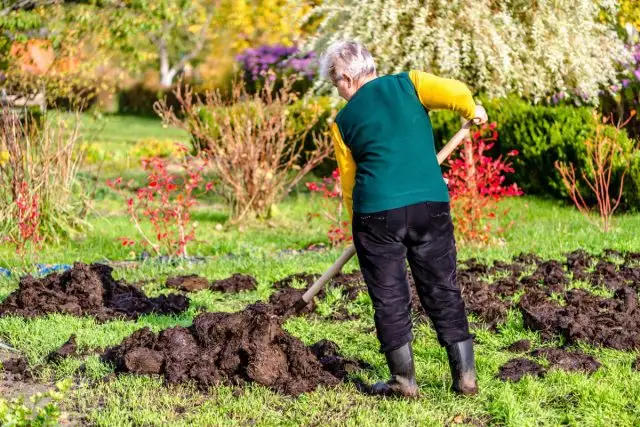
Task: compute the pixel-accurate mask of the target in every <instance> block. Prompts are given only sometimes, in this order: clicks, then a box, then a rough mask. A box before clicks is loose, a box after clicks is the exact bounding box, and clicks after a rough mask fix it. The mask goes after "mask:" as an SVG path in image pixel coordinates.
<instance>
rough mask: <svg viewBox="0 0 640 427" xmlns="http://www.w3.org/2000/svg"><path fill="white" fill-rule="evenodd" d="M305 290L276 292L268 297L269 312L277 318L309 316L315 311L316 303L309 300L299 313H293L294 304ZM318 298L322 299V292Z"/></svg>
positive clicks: (289, 289)
mask: <svg viewBox="0 0 640 427" xmlns="http://www.w3.org/2000/svg"><path fill="white" fill-rule="evenodd" d="M305 291H306V290H305V289H294V288H285V289H282V290H280V291H276V292H275V293H273V294H271V297H269V305H270V306H271V310H272V311H273V313H274V314H275V315H277V316H285V317H288V316H292V315H294V314H310V313H313V312H314V311H315V309H316V303H315V301H314V300H311V301H310V302H309V304H307V305H306V306H305V307H304V308H303V309H302V310H301V311H300V312H298V313H296V312H295V306H296V303H297V302H298V300H299V299H300V298H302V295H304V293H305ZM318 297H320V298H323V297H324V291H320V293H319V294H318Z"/></svg>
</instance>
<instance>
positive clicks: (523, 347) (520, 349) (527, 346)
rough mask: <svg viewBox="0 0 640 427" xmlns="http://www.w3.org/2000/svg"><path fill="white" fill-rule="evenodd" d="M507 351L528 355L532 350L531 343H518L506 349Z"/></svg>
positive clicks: (523, 341) (525, 341)
mask: <svg viewBox="0 0 640 427" xmlns="http://www.w3.org/2000/svg"><path fill="white" fill-rule="evenodd" d="M505 350H507V351H510V352H512V353H526V352H528V351H529V350H531V341H529V340H520V341H516V342H514V343H513V344H511V345H510V346H508V347H506V348H505Z"/></svg>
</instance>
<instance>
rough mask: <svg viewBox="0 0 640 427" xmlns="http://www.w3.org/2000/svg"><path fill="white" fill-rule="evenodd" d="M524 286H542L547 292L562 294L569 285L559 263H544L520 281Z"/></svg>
mask: <svg viewBox="0 0 640 427" xmlns="http://www.w3.org/2000/svg"><path fill="white" fill-rule="evenodd" d="M522 283H523V284H524V285H525V286H535V285H538V284H540V285H542V286H543V287H544V288H545V289H546V290H547V292H555V293H558V292H562V291H564V288H565V286H566V285H567V283H569V279H568V278H567V275H566V273H565V271H564V268H563V267H562V264H560V262H559V261H544V262H542V263H540V264H539V265H538V268H536V271H535V272H534V273H533V274H532V275H531V276H528V277H525V278H523V279H522Z"/></svg>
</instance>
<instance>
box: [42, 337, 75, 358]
mask: <svg viewBox="0 0 640 427" xmlns="http://www.w3.org/2000/svg"><path fill="white" fill-rule="evenodd" d="M77 351H78V345H77V344H76V335H75V334H73V335H71V337H69V339H68V340H67V342H65V343H64V344H62V346H61V347H60V348H59V349H57V350H55V351H52V352H51V353H49V355H48V356H47V361H48V362H54V363H55V362H59V361H61V360H62V359H65V358H67V357H69V356H73V355H74V354H76V352H77Z"/></svg>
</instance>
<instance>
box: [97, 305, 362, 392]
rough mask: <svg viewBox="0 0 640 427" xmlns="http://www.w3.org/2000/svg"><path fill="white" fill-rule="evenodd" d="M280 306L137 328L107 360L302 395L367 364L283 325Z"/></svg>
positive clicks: (143, 370) (128, 367)
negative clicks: (305, 338)
mask: <svg viewBox="0 0 640 427" xmlns="http://www.w3.org/2000/svg"><path fill="white" fill-rule="evenodd" d="M276 312H277V307H274V306H271V305H269V304H264V303H257V304H253V305H250V306H249V307H247V308H246V309H245V310H243V311H241V312H238V313H204V314H201V315H199V316H197V317H196V318H195V319H194V321H193V325H192V326H191V327H189V328H184V327H179V326H178V327H173V328H169V329H166V330H164V331H162V332H160V333H159V334H154V333H153V332H151V331H150V330H149V329H148V328H144V329H141V330H138V331H136V332H135V333H134V334H133V335H131V336H130V337H128V338H126V339H125V340H124V341H123V342H122V343H121V344H120V345H119V346H117V347H112V348H110V349H108V350H107V352H105V354H104V355H103V359H104V360H105V361H109V362H111V363H113V364H114V365H115V367H116V370H117V371H118V372H132V373H137V374H161V375H163V376H164V378H165V380H166V381H167V383H181V382H185V381H194V382H195V383H196V384H197V385H198V386H199V387H201V388H203V389H206V388H207V387H209V386H212V385H216V384H228V385H239V386H242V385H243V384H245V383H246V382H255V383H258V384H261V385H264V386H266V387H269V388H271V389H272V390H275V391H277V392H280V393H284V394H290V395H299V394H301V393H305V392H309V391H312V390H315V389H316V388H317V387H318V386H334V385H336V384H338V383H339V382H340V381H341V380H343V379H344V377H345V376H346V375H347V374H348V373H350V372H353V371H355V370H357V369H360V368H361V367H363V366H364V364H362V363H361V362H357V361H353V360H349V359H344V358H342V357H340V356H339V355H338V347H337V345H336V344H335V343H332V342H330V341H321V342H319V343H316V344H314V345H313V346H311V347H307V346H305V345H304V344H303V343H302V341H300V340H299V339H298V338H295V337H293V336H292V335H290V334H288V333H286V332H285V331H284V330H283V329H282V322H283V321H284V317H282V316H281V315H278V314H276Z"/></svg>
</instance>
